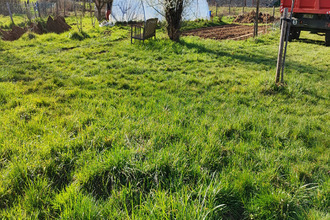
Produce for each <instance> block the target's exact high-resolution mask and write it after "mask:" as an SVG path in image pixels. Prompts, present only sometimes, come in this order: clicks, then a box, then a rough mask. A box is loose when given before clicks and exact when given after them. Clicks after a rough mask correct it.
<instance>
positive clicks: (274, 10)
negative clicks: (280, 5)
mask: <svg viewBox="0 0 330 220" xmlns="http://www.w3.org/2000/svg"><path fill="white" fill-rule="evenodd" d="M273 17H275V5H274V6H273Z"/></svg>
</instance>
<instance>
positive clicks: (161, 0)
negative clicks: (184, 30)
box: [149, 0, 192, 41]
mask: <svg viewBox="0 0 330 220" xmlns="http://www.w3.org/2000/svg"><path fill="white" fill-rule="evenodd" d="M151 2H153V3H151V4H150V1H149V5H151V6H152V7H154V6H155V5H156V7H154V9H155V10H156V11H158V12H159V13H160V14H161V15H162V16H164V17H165V19H166V22H167V27H166V28H167V34H168V36H169V38H170V39H171V40H173V41H179V40H180V36H181V31H180V28H181V23H182V17H183V12H184V10H185V8H187V6H188V5H189V4H190V3H191V2H192V0H151ZM159 6H160V7H159ZM160 8H161V9H160Z"/></svg>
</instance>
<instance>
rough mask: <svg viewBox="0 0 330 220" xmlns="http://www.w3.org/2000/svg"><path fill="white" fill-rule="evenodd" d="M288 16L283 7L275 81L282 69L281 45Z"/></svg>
mask: <svg viewBox="0 0 330 220" xmlns="http://www.w3.org/2000/svg"><path fill="white" fill-rule="evenodd" d="M287 17H288V9H287V8H284V13H283V16H282V19H281V20H282V25H281V37H280V45H279V48H278V55H277V66H276V77H275V83H278V82H279V81H280V74H281V70H282V64H283V63H282V62H283V59H282V57H283V47H284V39H285V35H286V29H287V21H286V19H287Z"/></svg>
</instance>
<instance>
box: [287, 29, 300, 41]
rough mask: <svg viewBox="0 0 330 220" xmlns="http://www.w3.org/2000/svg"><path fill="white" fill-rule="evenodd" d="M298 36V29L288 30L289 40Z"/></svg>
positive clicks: (296, 38)
mask: <svg viewBox="0 0 330 220" xmlns="http://www.w3.org/2000/svg"><path fill="white" fill-rule="evenodd" d="M299 37H300V30H296V29H293V28H292V29H291V30H290V35H289V41H290V42H291V41H292V40H298V39H299Z"/></svg>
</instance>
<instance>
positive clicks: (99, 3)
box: [93, 0, 113, 21]
mask: <svg viewBox="0 0 330 220" xmlns="http://www.w3.org/2000/svg"><path fill="white" fill-rule="evenodd" d="M93 1H94V3H95V6H96V9H97V20H99V21H101V20H102V8H103V7H104V6H105V5H106V4H107V3H110V5H111V6H112V2H113V0H93Z"/></svg>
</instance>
